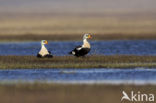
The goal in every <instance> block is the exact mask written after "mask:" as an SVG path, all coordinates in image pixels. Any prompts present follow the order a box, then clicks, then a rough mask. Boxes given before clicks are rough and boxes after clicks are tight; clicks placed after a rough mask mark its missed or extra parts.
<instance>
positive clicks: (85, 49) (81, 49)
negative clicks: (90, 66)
mask: <svg viewBox="0 0 156 103" xmlns="http://www.w3.org/2000/svg"><path fill="white" fill-rule="evenodd" d="M91 38H92V36H91V34H84V36H83V45H81V46H77V47H76V48H74V49H73V50H72V51H71V52H69V54H71V55H73V56H76V57H84V56H85V55H87V54H88V53H89V52H90V50H91V45H90V43H89V42H88V40H87V39H91Z"/></svg>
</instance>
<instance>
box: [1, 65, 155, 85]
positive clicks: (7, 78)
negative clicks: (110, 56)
mask: <svg viewBox="0 0 156 103" xmlns="http://www.w3.org/2000/svg"><path fill="white" fill-rule="evenodd" d="M4 82H5V83H6V82H8V83H12V82H16V83H17V82H24V83H34V82H43V83H66V84H68V83H74V84H83V83H84V84H156V68H153V69H147V68H146V69H145V68H140V69H139V68H137V69H105V68H103V69H15V70H0V83H4Z"/></svg>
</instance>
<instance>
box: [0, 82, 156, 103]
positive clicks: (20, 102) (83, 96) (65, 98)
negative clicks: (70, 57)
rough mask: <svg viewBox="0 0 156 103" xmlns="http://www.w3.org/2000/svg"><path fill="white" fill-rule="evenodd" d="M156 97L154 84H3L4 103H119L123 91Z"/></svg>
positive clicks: (1, 85)
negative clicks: (154, 95)
mask: <svg viewBox="0 0 156 103" xmlns="http://www.w3.org/2000/svg"><path fill="white" fill-rule="evenodd" d="M123 90H124V91H125V92H126V93H128V94H129V93H130V92H131V91H134V92H135V93H137V92H138V91H139V92H140V93H146V94H151V93H152V94H156V86H155V85H136V86H135V85H104V84H102V85H81V84H79V85H66V84H61V85H60V84H42V83H34V84H20V83H19V84H13V85H7V84H0V96H1V99H0V102H1V103H10V101H11V103H34V102H35V103H51V102H54V103H120V102H121V101H120V100H121V97H122V91H123ZM139 103H140V102H139Z"/></svg>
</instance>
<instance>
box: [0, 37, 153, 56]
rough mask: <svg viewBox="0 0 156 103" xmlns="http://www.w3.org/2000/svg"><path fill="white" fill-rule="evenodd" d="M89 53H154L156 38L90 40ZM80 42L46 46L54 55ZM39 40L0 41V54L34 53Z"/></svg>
mask: <svg viewBox="0 0 156 103" xmlns="http://www.w3.org/2000/svg"><path fill="white" fill-rule="evenodd" d="M90 43H91V46H92V48H91V52H90V55H92V54H96V55H156V40H113V41H91V42H90ZM81 44H82V42H74V41H64V42H52V41H50V42H49V44H48V45H46V47H47V48H48V50H49V51H51V52H52V53H53V54H54V55H57V56H64V55H68V52H70V51H71V50H72V49H73V48H75V47H76V46H78V45H81ZM39 50H40V42H10V43H0V55H36V53H37V52H38V51H39Z"/></svg>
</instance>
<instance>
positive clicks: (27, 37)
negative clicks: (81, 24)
mask: <svg viewBox="0 0 156 103" xmlns="http://www.w3.org/2000/svg"><path fill="white" fill-rule="evenodd" d="M82 37H83V34H75V35H71V34H59V35H57V34H48V35H46V34H45V35H37V34H23V35H22V34H21V35H0V42H9V41H15V42H16V41H19V42H23V41H40V40H43V39H44V40H49V41H80V40H82ZM92 40H156V34H145V35H143V34H133V35H131V34H93V38H92Z"/></svg>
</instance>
